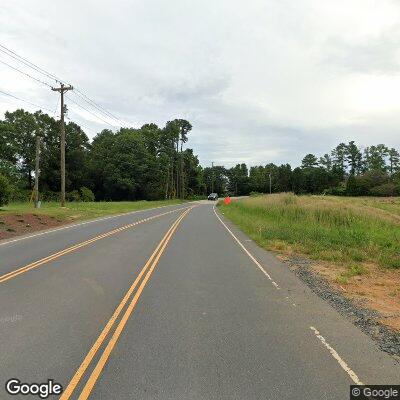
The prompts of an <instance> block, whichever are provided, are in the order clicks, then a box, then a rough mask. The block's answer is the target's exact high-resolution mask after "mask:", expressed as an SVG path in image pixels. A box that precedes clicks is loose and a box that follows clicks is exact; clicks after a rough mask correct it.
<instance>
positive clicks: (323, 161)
mask: <svg viewBox="0 0 400 400" xmlns="http://www.w3.org/2000/svg"><path fill="white" fill-rule="evenodd" d="M319 165H320V166H321V167H323V168H325V169H326V170H327V171H331V170H332V166H333V162H332V157H331V156H330V155H329V154H324V155H323V156H322V157H320V159H319Z"/></svg>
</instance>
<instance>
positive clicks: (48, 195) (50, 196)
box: [40, 190, 61, 202]
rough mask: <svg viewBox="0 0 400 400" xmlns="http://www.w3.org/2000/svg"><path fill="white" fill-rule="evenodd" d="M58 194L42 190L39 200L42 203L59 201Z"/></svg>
mask: <svg viewBox="0 0 400 400" xmlns="http://www.w3.org/2000/svg"><path fill="white" fill-rule="evenodd" d="M60 197H61V196H60V193H59V192H52V191H51V190H44V191H43V192H42V193H40V199H41V200H42V201H43V202H46V201H60Z"/></svg>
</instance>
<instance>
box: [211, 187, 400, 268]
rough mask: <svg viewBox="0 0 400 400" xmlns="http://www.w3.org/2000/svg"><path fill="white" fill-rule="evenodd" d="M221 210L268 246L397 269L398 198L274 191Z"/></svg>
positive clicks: (356, 265)
mask: <svg viewBox="0 0 400 400" xmlns="http://www.w3.org/2000/svg"><path fill="white" fill-rule="evenodd" d="M218 206H219V207H220V210H221V211H222V212H223V213H224V215H225V216H226V217H228V218H229V219H231V220H232V221H233V222H234V223H235V224H236V225H238V226H239V227H240V228H241V229H242V230H243V231H244V232H245V233H247V234H248V235H249V236H250V237H251V238H252V239H253V240H255V241H256V242H257V243H259V244H260V245H261V246H263V247H264V248H266V249H268V250H274V251H278V252H280V253H286V254H291V253H297V254H301V255H305V256H307V257H308V258H311V259H314V260H323V261H327V262H331V263H335V264H340V265H344V266H346V267H348V268H349V271H353V272H354V271H355V272H354V274H357V273H359V272H361V271H362V268H363V265H367V264H371V263H372V264H375V265H378V266H380V267H385V268H396V269H398V268H400V198H366V197H360V198H351V197H333V196H296V195H293V194H286V193H285V194H276V195H265V196H259V197H250V198H247V199H243V200H240V201H234V202H232V203H231V204H230V205H228V206H226V205H224V204H219V205H218Z"/></svg>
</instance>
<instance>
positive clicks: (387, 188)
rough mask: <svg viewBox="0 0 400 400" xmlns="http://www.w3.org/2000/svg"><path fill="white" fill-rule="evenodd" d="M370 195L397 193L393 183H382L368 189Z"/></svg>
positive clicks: (391, 194)
mask: <svg viewBox="0 0 400 400" xmlns="http://www.w3.org/2000/svg"><path fill="white" fill-rule="evenodd" d="M369 192H370V194H371V195H372V196H386V197H388V196H396V195H397V194H398V192H397V187H396V185H395V184H394V183H384V184H383V185H379V186H375V187H373V188H372V189H370V191H369Z"/></svg>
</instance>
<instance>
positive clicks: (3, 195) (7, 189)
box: [0, 175, 11, 207]
mask: <svg viewBox="0 0 400 400" xmlns="http://www.w3.org/2000/svg"><path fill="white" fill-rule="evenodd" d="M10 196H11V186H10V183H9V182H8V179H7V178H6V177H5V176H3V175H0V207H1V206H4V205H5V204H7V203H8V202H9V201H10Z"/></svg>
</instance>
